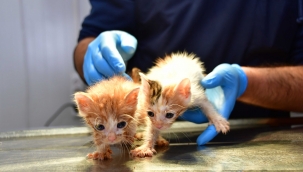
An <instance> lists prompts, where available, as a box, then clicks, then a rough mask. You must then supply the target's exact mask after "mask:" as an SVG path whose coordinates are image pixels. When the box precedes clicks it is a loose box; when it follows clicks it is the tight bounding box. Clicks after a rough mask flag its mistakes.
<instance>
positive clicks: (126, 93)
mask: <svg viewBox="0 0 303 172" xmlns="http://www.w3.org/2000/svg"><path fill="white" fill-rule="evenodd" d="M138 92H139V85H138V84H136V83H133V82H132V81H128V80H126V79H125V78H124V77H121V76H114V77H112V78H111V79H108V80H102V81H100V82H98V83H96V84H95V85H93V86H91V87H89V88H88V89H87V90H86V91H85V92H77V93H75V95H74V100H75V102H76V104H77V107H78V109H79V115H80V116H81V117H82V118H83V119H84V121H85V122H86V124H87V125H88V126H89V127H91V128H92V129H93V139H94V143H95V145H96V147H97V151H95V152H93V153H90V154H88V155H87V157H88V158H90V159H98V160H105V159H110V158H111V154H112V151H111V149H110V145H112V144H132V142H133V141H134V135H135V132H136V126H137V121H136V119H135V111H136V106H137V95H138Z"/></svg>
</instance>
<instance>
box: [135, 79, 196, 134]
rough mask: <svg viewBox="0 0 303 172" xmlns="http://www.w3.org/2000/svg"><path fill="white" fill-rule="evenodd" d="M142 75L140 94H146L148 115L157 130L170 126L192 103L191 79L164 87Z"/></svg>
mask: <svg viewBox="0 0 303 172" xmlns="http://www.w3.org/2000/svg"><path fill="white" fill-rule="evenodd" d="M140 75H141V82H142V84H141V90H140V94H144V95H145V101H146V103H147V106H146V107H147V115H148V117H149V118H150V120H151V122H152V124H153V127H154V128H155V129H157V130H164V129H167V128H169V127H170V126H171V125H172V124H173V122H174V121H175V120H176V119H177V118H178V117H179V116H180V115H182V114H183V112H184V111H185V110H186V109H187V107H188V105H189V103H190V96H191V92H190V81H189V79H187V78H186V79H184V80H182V81H181V82H180V83H178V84H177V85H170V86H166V87H162V86H161V85H160V83H158V82H156V81H152V80H148V79H147V78H145V77H144V76H143V75H142V74H140Z"/></svg>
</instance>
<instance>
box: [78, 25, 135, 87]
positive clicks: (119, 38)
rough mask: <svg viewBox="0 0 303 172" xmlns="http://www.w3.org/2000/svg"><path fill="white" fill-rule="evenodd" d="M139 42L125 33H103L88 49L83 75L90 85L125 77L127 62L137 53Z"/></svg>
mask: <svg viewBox="0 0 303 172" xmlns="http://www.w3.org/2000/svg"><path fill="white" fill-rule="evenodd" d="M136 48H137V40H136V38H135V37H133V36H132V35H130V34H128V33H126V32H123V31H118V30H114V31H105V32H102V33H101V34H100V35H99V36H98V37H97V38H96V39H95V40H94V41H92V42H91V43H90V44H89V45H88V48H87V51H86V54H85V56H84V63H83V73H84V78H85V81H86V82H87V84H88V85H92V84H94V83H95V82H97V81H100V80H102V79H105V78H109V77H112V76H113V75H117V74H120V75H125V76H126V77H128V78H130V77H129V76H128V75H127V74H125V70H126V66H125V62H127V61H128V60H129V59H130V58H131V57H132V56H133V54H134V53H135V50H136Z"/></svg>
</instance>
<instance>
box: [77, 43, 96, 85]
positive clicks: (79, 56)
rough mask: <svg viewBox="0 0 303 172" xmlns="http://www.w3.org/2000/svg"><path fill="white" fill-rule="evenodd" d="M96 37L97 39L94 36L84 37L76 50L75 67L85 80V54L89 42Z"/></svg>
mask: <svg viewBox="0 0 303 172" xmlns="http://www.w3.org/2000/svg"><path fill="white" fill-rule="evenodd" d="M94 39H95V38H94V37H87V38H84V39H82V40H81V41H80V42H79V43H78V45H77V46H76V48H75V50H74V65H75V69H76V71H77V72H78V74H79V76H80V77H81V78H82V79H83V81H84V75H83V68H82V66H83V60H84V55H85V52H86V50H87V47H88V44H89V43H90V42H92V41H93V40H94Z"/></svg>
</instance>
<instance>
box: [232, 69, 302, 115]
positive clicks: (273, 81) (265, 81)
mask: <svg viewBox="0 0 303 172" xmlns="http://www.w3.org/2000/svg"><path fill="white" fill-rule="evenodd" d="M242 69H243V70H244V72H245V73H246V75H247V78H248V85H247V89H246V91H245V92H244V94H243V95H242V96H241V97H239V98H238V100H239V101H242V102H245V103H248V104H253V105H257V106H262V107H265V108H271V109H278V110H286V111H297V112H303V66H286V67H269V68H252V67H242Z"/></svg>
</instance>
